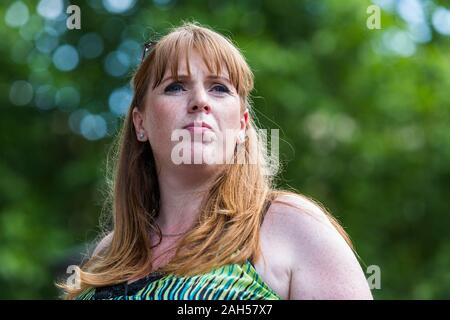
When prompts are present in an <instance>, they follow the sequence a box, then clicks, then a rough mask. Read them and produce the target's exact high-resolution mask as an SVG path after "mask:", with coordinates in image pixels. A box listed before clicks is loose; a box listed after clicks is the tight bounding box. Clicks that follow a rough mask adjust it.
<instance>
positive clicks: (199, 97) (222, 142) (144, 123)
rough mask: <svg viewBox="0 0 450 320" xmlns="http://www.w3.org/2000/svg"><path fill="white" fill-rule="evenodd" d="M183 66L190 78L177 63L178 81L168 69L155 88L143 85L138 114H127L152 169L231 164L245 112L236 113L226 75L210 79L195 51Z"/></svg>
mask: <svg viewBox="0 0 450 320" xmlns="http://www.w3.org/2000/svg"><path fill="white" fill-rule="evenodd" d="M189 67H190V71H191V74H190V76H188V72H187V70H188V69H187V66H186V63H185V59H183V58H182V59H180V62H179V69H178V77H179V81H176V80H175V79H174V78H172V77H171V76H172V75H171V74H170V68H168V70H167V71H166V73H165V75H164V76H163V80H162V81H161V83H160V84H159V86H158V87H156V88H155V89H152V86H151V84H150V85H149V88H148V90H147V94H146V99H145V108H144V112H140V111H139V110H138V109H137V108H134V109H133V122H134V125H135V129H136V133H137V135H138V139H139V140H140V141H145V140H147V139H148V140H149V142H150V144H151V147H152V150H153V154H154V156H155V160H156V162H157V165H158V166H166V165H168V164H169V163H168V162H170V164H175V165H179V164H203V165H205V164H206V165H207V164H209V165H211V164H223V163H226V161H230V159H232V156H233V153H234V149H235V146H236V143H242V142H243V140H242V139H243V137H244V136H243V134H245V127H246V125H247V122H248V110H245V111H244V112H241V99H240V97H239V95H238V94H237V92H236V88H235V87H234V86H233V85H232V84H231V82H230V80H229V75H228V72H227V71H226V70H222V74H220V75H219V77H216V76H215V75H214V74H212V73H211V72H209V70H208V68H207V66H206V64H205V63H204V62H203V59H202V57H201V56H200V55H199V54H198V53H197V52H196V51H195V50H193V51H192V52H191V53H190V54H189ZM223 69H226V68H223ZM202 126H203V128H202ZM208 127H209V128H208ZM140 133H144V137H143V138H140V137H139V134H140Z"/></svg>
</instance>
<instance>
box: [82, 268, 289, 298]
mask: <svg viewBox="0 0 450 320" xmlns="http://www.w3.org/2000/svg"><path fill="white" fill-rule="evenodd" d="M76 299H77V300H281V297H280V296H279V295H278V294H277V293H275V292H274V291H273V290H272V289H271V288H270V287H269V286H268V285H267V284H266V283H265V282H264V281H263V280H262V278H261V277H260V276H259V274H258V273H257V272H256V270H255V267H254V266H253V264H252V263H251V261H250V260H246V262H245V263H243V264H237V263H236V264H228V265H224V266H222V267H219V268H215V269H213V270H212V271H210V272H208V273H203V274H199V275H195V276H188V277H184V276H183V277H180V276H176V275H173V274H163V273H160V272H153V273H151V274H149V275H148V276H146V277H145V278H142V279H140V280H138V281H135V282H133V283H131V284H127V283H126V282H124V283H121V284H117V285H113V286H108V287H99V288H90V289H87V290H85V291H84V292H82V293H81V294H80V295H79V296H78V297H77V298H76Z"/></svg>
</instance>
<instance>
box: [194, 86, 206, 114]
mask: <svg viewBox="0 0 450 320" xmlns="http://www.w3.org/2000/svg"><path fill="white" fill-rule="evenodd" d="M192 95H193V96H192V99H191V102H190V104H189V112H198V111H205V112H206V113H209V112H211V105H210V102H209V100H208V96H207V94H206V92H205V90H204V89H203V88H197V89H195V90H193V93H192Z"/></svg>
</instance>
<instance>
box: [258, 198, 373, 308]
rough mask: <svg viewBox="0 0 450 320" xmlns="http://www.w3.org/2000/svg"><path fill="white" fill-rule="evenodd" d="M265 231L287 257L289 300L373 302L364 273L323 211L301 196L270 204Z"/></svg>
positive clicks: (277, 200)
mask: <svg viewBox="0 0 450 320" xmlns="http://www.w3.org/2000/svg"><path fill="white" fill-rule="evenodd" d="M266 219H267V225H268V226H267V228H268V229H269V230H270V232H271V233H272V234H274V235H276V236H275V237H276V238H278V239H282V240H281V241H282V242H284V243H285V245H284V250H285V251H286V252H287V253H288V254H289V258H288V259H286V263H287V264H288V265H289V272H290V281H289V299H294V300H295V299H372V295H371V292H370V289H369V286H368V283H367V281H366V278H365V275H364V272H363V271H362V269H361V266H360V265H359V262H358V260H357V258H356V256H355V254H354V252H353V250H352V249H351V248H350V246H349V245H348V244H347V242H346V240H345V238H344V236H343V235H341V234H340V232H339V231H338V230H337V229H336V227H335V226H334V224H333V223H332V222H331V220H330V218H329V216H328V215H327V213H326V212H325V210H324V209H323V208H322V207H321V206H320V205H319V204H317V203H316V202H314V201H312V200H311V199H309V198H307V197H305V196H302V195H295V194H292V195H291V194H289V195H287V194H286V195H284V194H283V195H280V196H278V197H277V198H276V199H274V200H273V201H272V204H271V206H270V207H269V209H268V211H267V213H266V218H265V219H264V221H265V224H266Z"/></svg>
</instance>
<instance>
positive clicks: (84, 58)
mask: <svg viewBox="0 0 450 320" xmlns="http://www.w3.org/2000/svg"><path fill="white" fill-rule="evenodd" d="M113 2H114V1H107V0H105V1H100V0H90V1H86V2H84V3H83V4H79V6H80V8H81V29H80V30H76V29H75V30H67V29H66V28H65V18H66V16H67V15H66V14H65V8H66V7H67V6H68V5H69V3H67V1H66V2H61V3H62V9H61V8H59V7H58V3H59V1H58V0H55V1H49V0H42V1H39V2H38V1H9V2H8V1H7V2H5V3H4V4H3V5H2V6H1V7H0V17H1V21H0V36H1V39H2V41H0V56H1V58H0V69H1V70H2V72H1V74H0V92H1V94H0V99H1V101H0V130H1V131H0V147H1V150H2V151H1V158H0V177H1V178H0V288H1V289H0V298H13V299H15V298H50V299H51V298H55V297H56V296H57V290H56V289H55V287H54V286H53V281H54V280H55V276H56V274H58V272H64V271H65V269H61V268H62V267H61V261H67V259H68V257H71V256H73V254H75V256H77V254H78V253H79V252H81V251H84V250H85V243H89V241H91V240H92V239H93V238H94V237H95V235H96V232H97V226H98V218H99V214H100V211H101V206H102V201H103V195H102V192H101V190H102V187H103V183H104V179H103V177H104V174H105V172H104V169H103V168H104V160H105V157H106V152H107V150H108V147H109V145H110V143H111V139H112V135H113V133H114V132H115V131H116V129H117V126H118V125H119V124H120V120H121V118H120V113H121V112H122V113H123V106H124V105H123V104H124V103H125V104H126V102H127V101H128V100H127V99H129V94H130V91H129V86H128V83H129V80H130V75H131V73H132V70H133V68H134V67H135V66H136V64H137V63H138V62H139V61H138V60H139V56H140V54H141V52H140V49H141V47H140V45H141V44H142V43H143V42H144V41H146V40H148V39H149V38H152V37H155V36H157V35H161V34H164V32H165V31H166V30H167V29H168V28H170V27H171V26H176V25H179V24H180V22H181V21H182V20H192V19H195V20H196V21H198V22H200V23H203V24H206V25H208V26H211V27H213V28H214V29H216V30H217V31H219V32H222V33H224V34H225V35H228V36H230V37H231V38H232V39H233V40H234V41H235V43H236V44H237V45H238V46H239V47H240V48H241V49H242V51H243V53H244V55H245V56H246V58H247V60H248V62H249V64H250V66H251V67H252V69H253V70H254V72H255V76H256V89H255V91H254V94H253V100H254V106H255V110H256V114H257V116H258V119H259V121H260V123H261V126H263V127H265V128H279V129H280V137H281V138H282V141H281V143H280V155H281V160H282V161H283V164H284V167H285V171H284V173H283V174H282V181H283V186H286V185H289V186H293V187H295V188H296V189H298V190H299V191H300V192H302V193H304V194H306V195H309V196H312V197H313V198H315V199H317V200H319V201H321V202H322V203H323V204H324V205H325V206H326V207H327V208H328V209H329V210H330V211H331V212H332V213H333V214H334V215H335V216H337V217H338V219H339V220H340V221H341V222H342V223H343V225H344V226H345V228H346V230H347V231H348V232H349V234H350V236H351V237H352V239H353V241H354V242H355V245H356V249H357V251H358V253H359V255H360V256H361V259H362V261H363V262H364V263H365V265H364V264H363V269H364V270H365V268H366V265H367V266H368V265H378V266H380V268H381V289H380V290H373V294H374V296H375V298H382V299H404V298H413V299H430V298H441V299H442V298H447V299H448V298H450V268H449V267H450V255H449V253H450V234H449V226H450V218H449V214H450V205H449V201H448V198H447V197H448V196H450V166H449V164H450V127H449V123H450V121H449V120H450V94H449V89H450V50H449V47H450V41H449V40H450V37H449V35H448V34H446V33H445V30H448V29H445V19H444V25H443V26H440V25H438V23H439V22H441V23H442V16H444V17H445V15H441V19H440V20H439V19H438V18H436V14H434V15H433V13H435V12H436V10H438V9H441V12H444V13H445V11H443V8H445V6H446V5H447V9H449V8H448V3H445V1H419V0H418V1H403V4H399V3H398V1H377V3H380V4H382V11H381V26H382V28H381V29H380V30H370V29H368V28H367V27H366V20H367V18H368V14H367V13H366V9H367V7H368V6H369V5H371V4H372V3H371V2H370V1H361V0H346V1H341V0H322V1H316V0H297V1H272V0H258V1H257V0H253V1H213V0H211V1H182V0H177V1H171V0H155V1H153V2H151V1H123V2H121V3H122V6H125V4H128V6H129V8H126V7H125V9H124V8H120V7H111V3H113ZM400 2H401V1H400ZM18 3H19V4H18ZM124 3H125V4H124ZM405 3H406V4H405ZM411 3H412V4H411ZM414 3H416V4H417V3H419V4H422V7H421V8H422V9H423V10H422V11H421V14H422V16H421V15H420V14H419V13H420V12H418V11H417V8H416V7H414V6H413V4H414ZM113 4H114V3H113ZM108 5H109V7H108ZM401 5H403V7H402V6H401ZM14 6H15V7H14ZM24 8H26V10H25V9H24ZM419 9H420V8H419ZM58 10H59V11H58ZM61 10H62V11H61ZM119 11H122V12H119ZM449 12H450V11H447V13H449ZM449 14H450V13H449ZM418 17H419V18H418ZM420 17H422V21H421V22H420V21H419V20H420ZM446 17H447V19H448V17H449V15H447V16H446ZM418 19H419V20H418ZM418 21H419V22H420V23H422V24H421V25H420V23H419V27H420V28H421V29H420V28H419V32H418V33H417V34H412V33H411V30H412V29H410V28H411V23H412V22H414V23H416V24H417V23H418ZM443 28H444V29H443ZM442 30H444V31H442ZM416 31H417V30H416ZM438 31H440V32H438ZM408 32H410V33H408ZM86 34H91V35H92V34H95V36H94V38H92V37H91V38H90V40H91V42H89V41H88V40H89V39H88V38H84V40H83V41H84V45H83V41H82V40H81V39H82V37H83V36H84V35H86ZM411 35H412V36H414V35H415V38H414V37H412V36H411ZM95 37H97V38H95ZM98 38H100V41H101V44H102V45H101V48H100V47H99V46H98V43H97V42H98V41H97V42H95V41H93V40H92V39H94V40H95V39H98ZM412 38H413V39H414V40H411V39H412ZM87 39H88V40H87ZM126 41H128V42H126ZM86 43H87V44H86ZM64 45H69V46H70V48H69V49H67V48H68V47H67V46H66V47H63V49H64V48H65V49H64V50H60V49H61V46H64ZM96 45H97V46H96ZM66 49H67V50H66ZM73 49H75V50H73ZM58 50H59V53H58V54H57V53H56V52H57V51H58ZM83 50H84V51H83ZM96 50H97V52H96ZM74 52H75V53H74ZM111 52H112V53H113V54H112V55H111ZM118 52H119V53H118ZM114 53H115V54H116V55H114ZM74 54H75V56H74ZM68 57H69V58H70V59H69V58H68ZM77 59H78V60H77ZM67 69H70V70H67ZM65 70H66V71H65ZM63 88H65V89H64V90H62V89H63ZM67 88H69V89H67ZM117 89H119V91H116V95H115V96H113V97H112V98H111V94H112V93H113V92H114V90H117ZM117 101H119V102H117ZM121 108H122V109H121ZM118 110H119V111H118ZM88 116H89V117H88ZM83 119H84V120H83ZM65 267H66V266H64V267H63V268H65Z"/></svg>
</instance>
